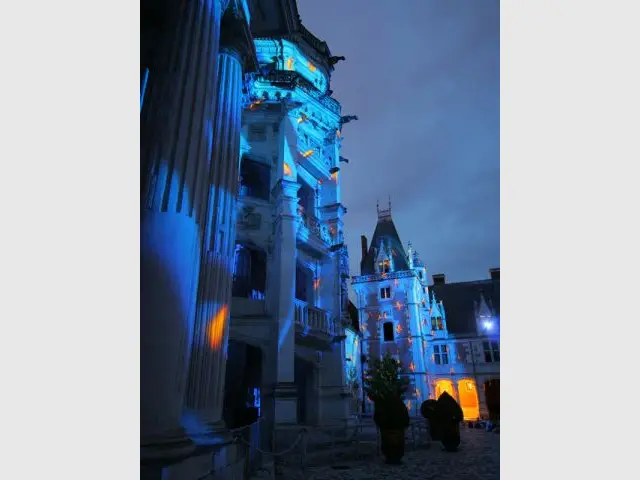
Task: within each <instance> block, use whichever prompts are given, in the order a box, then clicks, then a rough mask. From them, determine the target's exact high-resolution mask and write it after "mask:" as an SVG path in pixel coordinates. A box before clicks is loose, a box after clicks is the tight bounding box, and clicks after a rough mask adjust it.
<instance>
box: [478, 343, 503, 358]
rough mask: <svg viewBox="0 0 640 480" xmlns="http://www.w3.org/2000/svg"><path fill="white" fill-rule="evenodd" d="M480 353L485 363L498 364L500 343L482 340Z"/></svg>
mask: <svg viewBox="0 0 640 480" xmlns="http://www.w3.org/2000/svg"><path fill="white" fill-rule="evenodd" d="M482 351H483V353H484V361H485V363H498V362H499V361H500V342H499V341H498V340H490V339H487V340H483V341H482Z"/></svg>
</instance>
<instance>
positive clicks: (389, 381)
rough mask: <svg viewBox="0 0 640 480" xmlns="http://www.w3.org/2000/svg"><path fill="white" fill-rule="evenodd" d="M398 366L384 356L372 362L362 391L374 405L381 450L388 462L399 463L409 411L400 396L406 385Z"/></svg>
mask: <svg viewBox="0 0 640 480" xmlns="http://www.w3.org/2000/svg"><path fill="white" fill-rule="evenodd" d="M404 373H405V372H404V371H403V370H402V368H401V366H400V363H399V362H398V361H396V360H395V359H394V358H392V357H391V356H390V355H389V354H386V355H385V356H384V357H383V358H382V359H377V358H376V359H372V360H371V363H370V365H369V369H368V370H367V372H366V375H365V378H364V388H365V392H366V393H367V395H368V396H369V398H370V399H371V401H372V402H373V406H374V413H373V421H374V423H375V424H376V425H377V426H378V428H379V429H380V436H381V449H382V454H383V455H384V456H385V458H386V460H387V463H390V464H399V463H400V461H401V459H402V457H403V456H404V434H405V431H406V429H407V427H408V426H409V412H408V410H407V407H406V405H405V404H404V401H403V397H404V394H405V392H406V391H407V389H408V386H409V380H408V379H407V377H404V376H402V375H403V374H404Z"/></svg>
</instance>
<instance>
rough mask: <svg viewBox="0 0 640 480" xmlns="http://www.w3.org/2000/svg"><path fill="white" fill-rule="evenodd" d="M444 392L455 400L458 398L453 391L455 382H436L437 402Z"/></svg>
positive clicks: (444, 380) (443, 380)
mask: <svg viewBox="0 0 640 480" xmlns="http://www.w3.org/2000/svg"><path fill="white" fill-rule="evenodd" d="M444 392H447V393H448V394H449V395H451V396H452V397H453V398H456V392H455V390H454V389H453V382H452V381H451V380H448V379H442V380H436V400H437V399H438V398H440V395H442V394H443V393H444Z"/></svg>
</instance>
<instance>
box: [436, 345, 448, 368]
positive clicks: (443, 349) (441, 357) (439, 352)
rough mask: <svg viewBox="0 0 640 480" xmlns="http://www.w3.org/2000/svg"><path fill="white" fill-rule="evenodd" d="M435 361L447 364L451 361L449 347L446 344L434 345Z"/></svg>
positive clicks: (437, 363) (438, 363)
mask: <svg viewBox="0 0 640 480" xmlns="http://www.w3.org/2000/svg"><path fill="white" fill-rule="evenodd" d="M433 361H434V362H435V363H436V365H446V364H448V363H449V348H448V347H447V346H446V345H434V346H433Z"/></svg>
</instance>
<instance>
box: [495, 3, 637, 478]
mask: <svg viewBox="0 0 640 480" xmlns="http://www.w3.org/2000/svg"><path fill="white" fill-rule="evenodd" d="M501 7H502V8H501V52H500V53H501V59H500V63H501V78H500V80H501V99H500V100H501V120H500V122H501V192H500V193H501V195H500V197H501V211H500V213H501V248H502V251H501V270H502V282H501V290H502V291H501V329H502V330H501V334H502V338H501V354H502V358H501V360H502V361H501V384H502V389H501V403H502V409H501V478H504V479H507V480H510V479H518V480H524V479H541V478H553V479H555V478H585V479H587V478H609V477H618V478H624V477H629V478H631V477H634V476H636V474H634V473H633V472H635V471H636V470H637V467H636V466H635V465H634V463H635V462H634V461H635V459H636V458H637V454H636V453H635V450H636V447H635V444H636V443H637V441H636V437H637V435H636V425H635V423H636V418H635V417H636V415H635V408H634V407H635V402H636V401H637V400H636V398H637V397H635V394H636V393H638V382H637V378H636V377H637V375H635V370H636V369H637V367H635V368H634V367H633V365H637V364H638V352H639V351H640V349H639V348H638V346H637V332H638V321H640V317H639V315H638V311H639V310H638V308H639V307H638V303H637V302H638V299H639V298H640V296H639V295H638V286H637V279H636V278H635V277H636V272H637V269H638V266H639V264H638V263H639V262H638V261H639V256H638V251H639V248H638V247H639V245H640V242H639V239H638V233H639V232H640V229H639V228H638V226H637V225H638V220H637V219H638V217H639V215H638V205H640V198H638V196H639V195H638V192H639V191H640V188H639V187H638V184H639V181H638V178H639V177H638V167H637V162H638V160H640V152H639V151H638V131H639V128H638V127H639V125H640V124H639V123H638V112H639V111H640V97H639V94H638V92H639V91H640V87H639V86H640V76H639V73H640V70H639V68H638V62H637V58H638V49H637V45H639V44H640V38H639V35H638V28H637V18H638V17H637V13H638V6H637V3H634V2H622V1H611V2H586V1H583V2H558V1H551V0H544V1H540V0H538V1H535V2H533V1H529V2H524V1H520V0H517V1H516V0H502V5H501ZM605 306H606V307H605ZM606 352H611V354H608V353H606ZM621 474H622V475H621Z"/></svg>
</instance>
